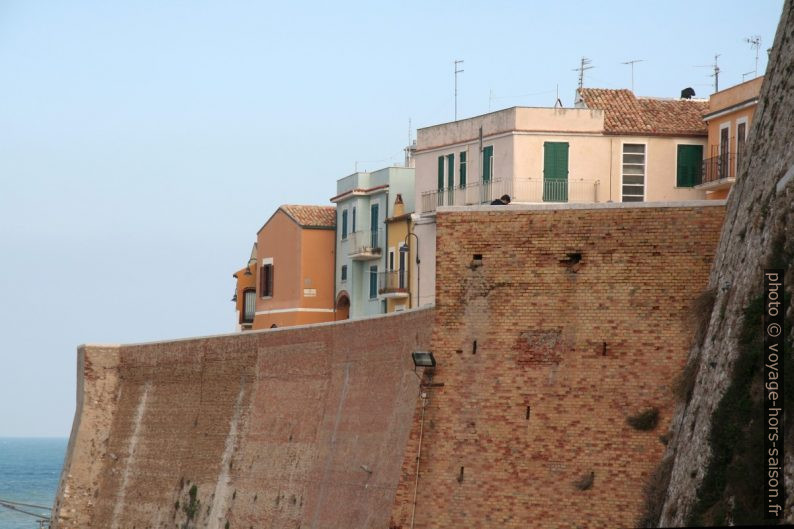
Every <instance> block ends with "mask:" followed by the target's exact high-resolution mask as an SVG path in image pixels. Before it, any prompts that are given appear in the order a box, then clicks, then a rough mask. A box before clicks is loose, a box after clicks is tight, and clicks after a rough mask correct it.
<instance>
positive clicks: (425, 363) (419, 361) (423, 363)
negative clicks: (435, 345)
mask: <svg viewBox="0 0 794 529" xmlns="http://www.w3.org/2000/svg"><path fill="white" fill-rule="evenodd" d="M411 358H413V361H414V367H436V359H435V357H434V356H433V353H431V352H430V351H414V352H413V353H411Z"/></svg>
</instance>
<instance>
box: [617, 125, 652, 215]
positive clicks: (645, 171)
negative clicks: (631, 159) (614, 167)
mask: <svg viewBox="0 0 794 529" xmlns="http://www.w3.org/2000/svg"><path fill="white" fill-rule="evenodd" d="M626 145H643V146H644V148H645V160H644V162H643V164H642V200H641V202H646V201H647V197H648V141H647V140H646V141H621V142H620V201H621V202H625V201H624V200H623V177H624V176H625V175H624V173H623V155H624V154H626V153H625V146H626ZM628 154H636V153H628ZM635 165H636V164H635ZM632 176H636V175H632ZM627 185H630V186H636V185H637V184H627ZM631 196H637V195H631ZM631 202H633V201H631Z"/></svg>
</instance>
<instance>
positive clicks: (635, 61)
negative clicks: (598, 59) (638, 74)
mask: <svg viewBox="0 0 794 529" xmlns="http://www.w3.org/2000/svg"><path fill="white" fill-rule="evenodd" d="M644 61H645V59H632V60H630V61H626V62H622V63H620V64H628V65H629V66H631V91H632V92H633V91H634V63H638V62H644Z"/></svg>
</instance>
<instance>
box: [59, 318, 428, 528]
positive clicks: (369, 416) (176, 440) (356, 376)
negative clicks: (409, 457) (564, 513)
mask: <svg viewBox="0 0 794 529" xmlns="http://www.w3.org/2000/svg"><path fill="white" fill-rule="evenodd" d="M432 319H433V318H432V310H427V309H426V310H421V311H412V312H408V313H403V314H400V315H393V316H392V315H390V316H384V317H380V318H374V319H370V320H362V321H353V322H344V323H336V324H325V325H318V326H311V327H304V328H295V329H284V330H281V329H279V330H274V331H266V332H251V333H245V334H237V335H229V336H219V337H212V338H199V339H191V340H184V341H175V342H161V343H154V344H144V345H133V346H120V347H119V346H104V347H100V346H85V347H83V348H81V351H80V354H79V357H80V358H79V364H78V365H79V368H80V370H81V371H80V372H79V373H78V378H80V379H81V384H80V388H79V394H78V410H77V414H76V420H75V427H74V432H73V435H72V441H71V446H70V450H69V457H68V459H67V464H66V468H65V469H64V474H63V478H62V484H61V490H60V492H59V499H58V503H57V505H56V523H55V525H54V527H56V528H75V529H76V528H79V529H85V528H90V527H94V528H102V529H115V528H123V529H132V528H135V527H137V528H152V529H154V528H166V527H167V528H173V527H176V526H177V524H178V526H179V527H183V526H184V524H185V522H187V521H189V520H190V521H191V522H192V523H191V524H190V525H189V527H202V528H203V527H206V528H224V527H229V528H249V527H257V528H259V527H272V528H298V527H303V528H307V527H313V528H339V529H348V528H352V527H356V528H359V527H360V528H368V527H386V526H387V525H388V518H389V514H390V510H391V506H392V504H393V503H394V493H395V489H396V487H397V483H398V479H399V473H400V463H401V461H402V455H403V449H404V447H405V445H406V440H407V437H408V434H409V431H410V428H411V422H412V419H413V413H414V407H415V402H416V399H417V394H418V391H419V389H418V386H419V380H418V378H417V377H416V375H415V373H414V370H413V363H412V361H411V358H410V353H411V351H414V350H416V349H419V348H427V346H428V344H429V340H430V335H431V325H432ZM194 486H195V489H193V487H194ZM227 522H228V525H226V524H227Z"/></svg>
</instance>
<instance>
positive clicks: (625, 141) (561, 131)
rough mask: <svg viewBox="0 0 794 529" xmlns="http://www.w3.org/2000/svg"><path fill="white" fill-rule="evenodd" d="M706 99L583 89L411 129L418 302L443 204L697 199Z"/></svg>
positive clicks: (429, 295) (427, 283) (431, 274)
mask: <svg viewBox="0 0 794 529" xmlns="http://www.w3.org/2000/svg"><path fill="white" fill-rule="evenodd" d="M706 109H707V103H706V102H705V101H700V100H690V99H659V98H639V97H636V96H635V95H634V94H633V93H632V92H631V91H630V90H606V89H594V88H588V89H582V90H579V91H578V92H577V97H576V106H575V108H556V107H555V108H527V107H513V108H507V109H504V110H500V111H497V112H491V113H489V114H485V115H482V116H477V117H473V118H469V119H465V120H460V121H455V122H451V123H444V124H441V125H434V126H431V127H425V128H422V129H419V130H418V131H417V139H416V150H415V152H414V155H413V156H414V162H415V167H416V203H417V204H418V209H419V212H420V213H419V214H418V215H415V216H414V224H415V232H416V234H417V236H418V238H419V241H420V251H419V257H420V259H421V261H422V263H423V264H424V265H425V266H423V267H422V271H421V281H422V292H421V298H420V300H419V303H420V305H424V304H428V303H432V302H433V300H434V292H435V285H434V281H435V219H434V212H435V210H436V208H437V207H439V206H466V205H479V204H489V203H490V202H491V201H492V200H494V199H496V198H498V197H501V196H502V195H505V194H507V195H510V197H511V199H512V201H513V202H514V203H544V202H553V203H561V202H562V203H596V202H674V201H686V200H700V199H703V198H705V195H706V193H705V191H703V190H701V189H697V188H695V186H696V185H698V184H699V183H700V172H701V169H702V161H703V158H704V151H705V148H706V138H707V128H706V124H705V123H704V122H703V119H702V114H703V112H704V111H705V110H706Z"/></svg>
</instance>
